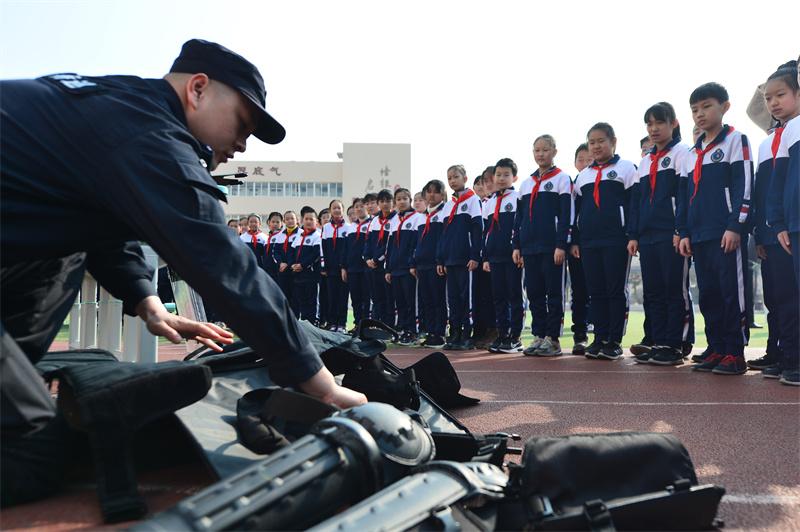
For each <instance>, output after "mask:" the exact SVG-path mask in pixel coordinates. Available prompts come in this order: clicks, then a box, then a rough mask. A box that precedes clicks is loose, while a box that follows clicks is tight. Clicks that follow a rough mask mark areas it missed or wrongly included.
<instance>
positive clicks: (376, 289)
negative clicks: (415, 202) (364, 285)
mask: <svg viewBox="0 0 800 532" xmlns="http://www.w3.org/2000/svg"><path fill="white" fill-rule="evenodd" d="M392 203H393V200H392V193H391V192H390V191H388V190H381V191H380V192H378V196H377V204H378V209H379V211H378V215H377V216H375V217H374V218H373V219H372V222H371V223H370V224H369V232H368V233H367V242H366V244H365V246H364V258H365V260H366V261H367V267H368V268H369V273H370V295H371V297H372V314H373V315H372V317H373V318H375V319H377V320H379V321H382V322H383V323H385V324H386V325H390V326H392V327H394V325H395V314H394V303H393V298H392V296H391V293H390V292H391V289H392V287H391V286H390V285H389V284H388V283H387V282H386V278H385V277H384V274H385V273H386V271H385V267H384V266H385V262H386V243H387V242H388V241H389V227H388V226H387V224H388V223H389V220H391V219H392V218H393V217H394V216H395V214H396V213H395V212H394V211H392Z"/></svg>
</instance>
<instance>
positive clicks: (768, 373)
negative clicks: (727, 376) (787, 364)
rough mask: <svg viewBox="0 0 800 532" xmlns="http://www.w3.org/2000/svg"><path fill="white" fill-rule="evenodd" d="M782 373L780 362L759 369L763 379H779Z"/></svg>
mask: <svg viewBox="0 0 800 532" xmlns="http://www.w3.org/2000/svg"><path fill="white" fill-rule="evenodd" d="M782 373H783V368H782V367H781V366H780V364H777V365H775V366H770V367H768V368H764V369H762V370H761V376H762V377H764V378H765V379H780V378H781V374H782Z"/></svg>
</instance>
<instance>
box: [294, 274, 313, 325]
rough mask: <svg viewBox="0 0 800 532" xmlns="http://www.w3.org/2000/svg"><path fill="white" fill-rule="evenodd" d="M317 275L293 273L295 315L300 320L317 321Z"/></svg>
mask: <svg viewBox="0 0 800 532" xmlns="http://www.w3.org/2000/svg"><path fill="white" fill-rule="evenodd" d="M319 285H320V283H319V274H318V273H315V274H311V273H309V272H299V273H294V287H293V292H294V294H293V295H294V298H295V305H294V306H295V307H296V309H297V310H295V314H296V315H297V317H298V318H299V319H301V320H307V321H310V322H316V321H317V320H318V319H319Z"/></svg>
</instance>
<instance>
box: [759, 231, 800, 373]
mask: <svg viewBox="0 0 800 532" xmlns="http://www.w3.org/2000/svg"><path fill="white" fill-rule="evenodd" d="M765 249H766V252H767V258H766V259H765V260H762V261H761V278H762V281H763V284H764V304H765V305H766V307H767V309H769V314H768V315H767V326H768V327H769V332H770V335H769V336H770V342H769V343H768V344H767V352H768V353H771V352H773V351H772V350H774V349H780V351H781V353H782V355H783V356H782V359H781V364H782V365H783V367H784V368H785V369H795V368H797V367H798V365H800V346H798V342H799V341H800V339H798V335H797V331H798V326H799V322H798V318H800V316H798V300H800V294H799V293H798V286H797V281H796V280H795V278H794V272H793V271H792V270H793V269H794V265H793V262H792V256H791V255H789V254H788V253H786V251H784V249H783V248H782V247H781V245H780V244H772V245H768V246H765ZM794 249H797V248H794V247H793V248H792V250H794ZM776 340H777V345H775V342H776ZM770 344H773V345H770Z"/></svg>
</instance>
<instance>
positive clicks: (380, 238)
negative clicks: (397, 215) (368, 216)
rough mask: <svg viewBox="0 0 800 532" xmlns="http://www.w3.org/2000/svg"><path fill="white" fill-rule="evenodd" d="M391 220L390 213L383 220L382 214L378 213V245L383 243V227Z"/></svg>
mask: <svg viewBox="0 0 800 532" xmlns="http://www.w3.org/2000/svg"><path fill="white" fill-rule="evenodd" d="M391 218H392V214H391V213H389V216H387V217H386V218H384V217H383V213H380V214H379V215H378V223H379V224H380V226H381V230H380V231H378V243H381V242H382V241H383V231H384V226H385V225H386V223H387V222H388V221H389V220H391Z"/></svg>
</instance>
